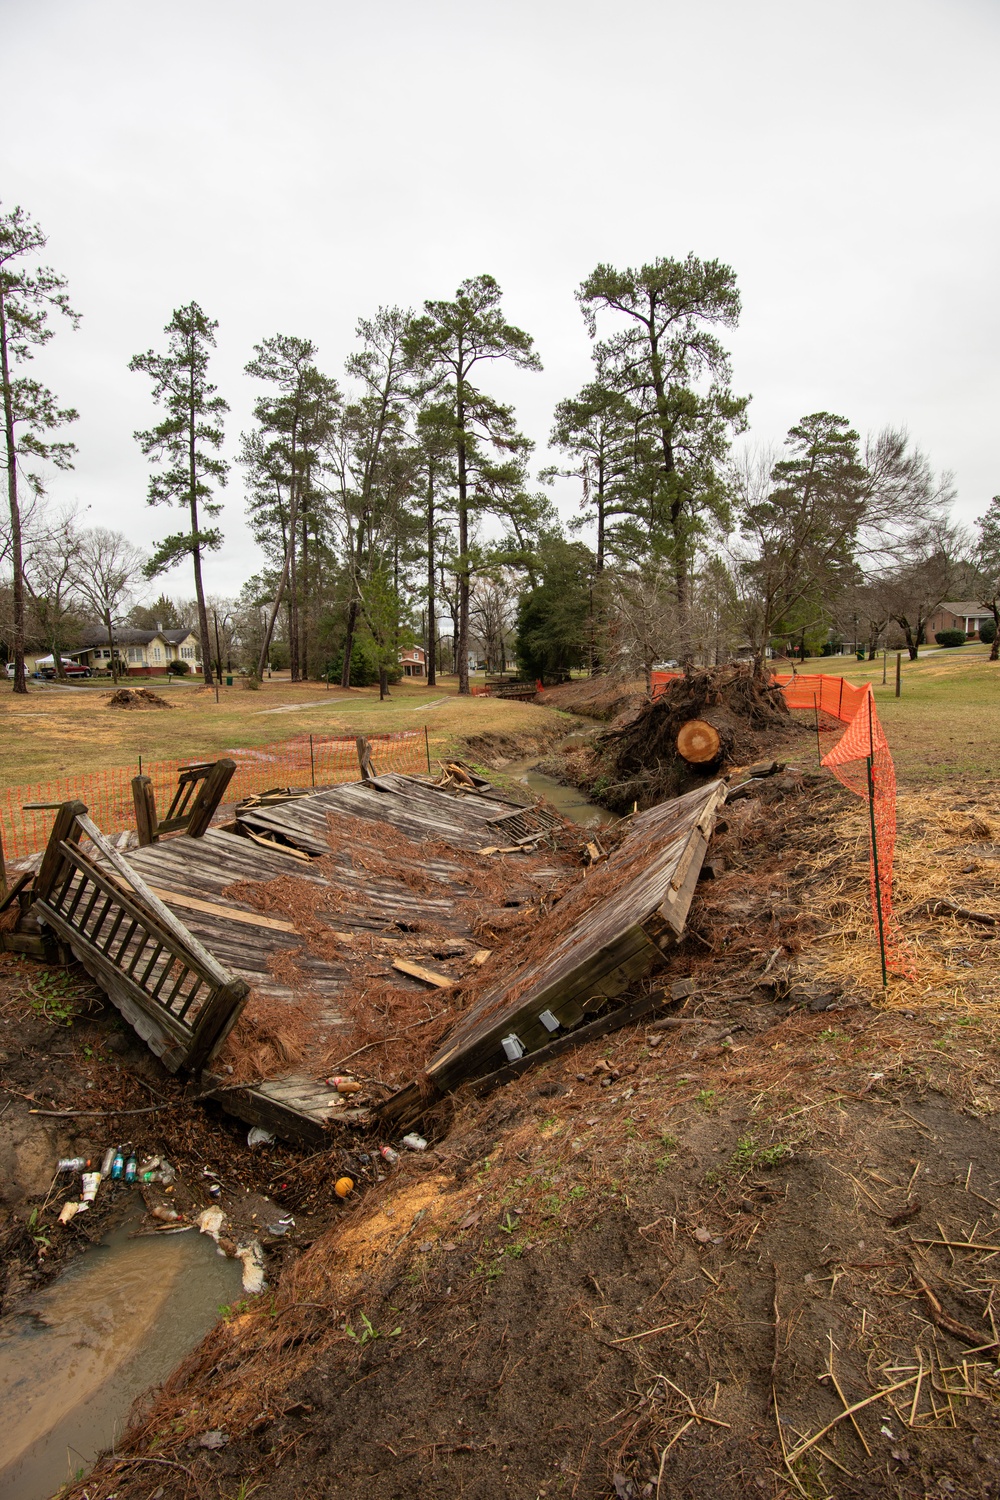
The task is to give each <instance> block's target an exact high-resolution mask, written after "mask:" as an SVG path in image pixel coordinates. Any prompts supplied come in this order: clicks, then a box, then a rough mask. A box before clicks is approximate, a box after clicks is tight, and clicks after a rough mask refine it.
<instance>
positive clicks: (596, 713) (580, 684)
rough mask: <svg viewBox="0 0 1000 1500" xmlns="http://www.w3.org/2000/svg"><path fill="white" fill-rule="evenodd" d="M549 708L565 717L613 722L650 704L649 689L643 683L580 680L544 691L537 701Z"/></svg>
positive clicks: (614, 680)
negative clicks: (583, 717) (648, 701)
mask: <svg viewBox="0 0 1000 1500" xmlns="http://www.w3.org/2000/svg"><path fill="white" fill-rule="evenodd" d="M535 702H536V703H544V704H545V706H546V708H558V709H561V710H562V711H563V713H569V714H583V715H585V716H586V717H587V718H588V719H601V720H604V721H605V722H609V723H610V722H611V720H613V719H617V718H619V717H621V716H622V715H626V714H627V715H631V714H634V713H637V712H638V710H639V709H640V708H641V707H642V705H643V704H644V703H645V702H647V698H646V686H645V683H643V682H641V681H628V682H623V681H622V680H621V679H620V678H617V677H579V678H575V679H574V680H573V681H572V682H562V683H560V684H559V686H558V687H551V688H545V689H544V691H543V692H541V693H539V694H538V696H537V697H536V699H535Z"/></svg>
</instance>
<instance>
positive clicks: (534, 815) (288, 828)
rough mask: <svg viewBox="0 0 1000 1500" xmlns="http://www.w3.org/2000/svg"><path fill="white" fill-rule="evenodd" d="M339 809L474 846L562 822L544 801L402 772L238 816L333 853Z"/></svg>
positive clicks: (425, 837)
mask: <svg viewBox="0 0 1000 1500" xmlns="http://www.w3.org/2000/svg"><path fill="white" fill-rule="evenodd" d="M335 813H346V814H347V815H348V816H350V817H352V818H365V819H368V820H370V821H372V822H376V823H390V824H392V826H393V827H394V828H398V829H399V830H400V832H401V833H405V834H406V835H407V837H408V838H411V839H415V840H417V841H418V842H420V841H426V842H429V843H433V842H439V843H445V844H450V845H451V846H452V848H454V849H466V850H469V851H476V850H478V849H482V848H484V847H487V846H489V845H491V844H492V845H497V844H503V843H505V842H510V841H516V840H517V839H521V838H525V837H528V836H530V835H531V834H534V833H541V832H544V831H545V830H546V829H548V828H559V827H561V826H562V820H561V819H560V818H559V817H557V816H556V814H554V813H553V812H551V811H550V810H549V809H548V808H546V807H544V806H540V807H525V806H522V805H521V804H520V803H516V802H511V801H507V800H504V799H501V798H499V797H498V796H497V795H496V794H492V795H491V794H489V793H480V792H475V791H471V790H470V791H468V792H464V793H459V794H455V793H452V792H446V791H443V790H441V788H439V787H436V786H435V785H434V784H433V783H432V782H429V781H426V780H424V779H423V778H421V777H417V776H404V775H401V774H393V775H390V776H376V777H373V778H371V780H369V781H349V782H345V783H344V784H342V785H341V786H335V787H330V788H329V790H328V791H325V792H317V793H316V794H315V795H314V796H312V797H301V798H296V799H295V800H293V801H288V802H281V803H277V804H275V805H274V806H271V807H260V808H258V807H251V808H247V809H245V810H242V811H238V812H237V818H238V820H239V822H240V823H242V824H243V825H244V827H246V828H250V829H253V830H255V831H257V832H259V833H265V834H278V835H279V836H280V837H282V838H285V839H287V840H288V841H289V843H294V844H295V846H296V847H297V848H299V849H305V850H307V851H308V852H309V853H311V854H327V853H328V852H329V848H330V845H329V839H328V836H327V835H328V827H329V819H330V814H335Z"/></svg>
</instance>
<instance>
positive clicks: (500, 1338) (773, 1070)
mask: <svg viewBox="0 0 1000 1500" xmlns="http://www.w3.org/2000/svg"><path fill="white" fill-rule="evenodd" d="M756 792H757V795H756V796H755V797H754V798H752V799H750V798H748V799H746V800H745V801H742V802H738V803H734V804H732V805H731V806H730V807H728V808H727V809H726V810H725V813H724V817H723V819H722V823H721V824H720V830H719V836H718V837H717V839H716V840H715V841H714V842H713V847H712V851H711V852H712V857H713V860H714V868H713V872H712V873H713V875H714V876H715V878H714V879H711V880H706V881H705V882H703V884H702V885H701V886H700V887H699V891H698V894H697V895H696V897H695V902H694V905H693V907H692V913H691V923H690V934H691V935H690V937H689V939H688V942H687V944H686V946H685V947H684V948H682V949H679V950H678V951H677V953H676V954H675V956H674V957H673V959H672V960H671V961H670V963H669V964H668V966H667V970H666V977H667V978H668V979H676V978H687V979H688V980H690V987H691V993H690V994H689V996H688V997H687V998H686V999H685V1000H684V1001H683V1002H681V1003H680V1004H679V1005H678V1006H675V1007H674V1008H673V1009H671V1010H669V1011H668V1012H667V1013H666V1015H665V1016H664V1024H656V1025H648V1026H638V1027H633V1028H631V1029H629V1030H627V1031H622V1032H619V1033H616V1034H614V1035H612V1036H610V1037H608V1038H606V1039H605V1040H604V1041H601V1042H593V1043H590V1044H589V1045H587V1046H586V1047H582V1048H580V1049H579V1050H578V1051H577V1052H576V1053H575V1054H572V1055H570V1056H568V1057H564V1058H561V1059H559V1060H558V1062H555V1063H553V1064H550V1065H549V1066H548V1067H546V1068H544V1069H538V1070H536V1071H534V1072H529V1073H526V1074H525V1075H524V1076H523V1077H522V1078H521V1079H519V1080H517V1081H516V1082H515V1083H513V1084H511V1085H509V1086H508V1087H507V1088H505V1089H503V1090H500V1091H498V1092H496V1093H495V1094H493V1095H491V1096H489V1097H488V1098H485V1099H477V1098H475V1097H474V1096H473V1094H472V1093H471V1091H468V1090H467V1091H464V1092H463V1093H461V1094H459V1095H457V1096H455V1097H454V1098H453V1099H452V1100H451V1101H450V1102H449V1103H448V1104H447V1105H446V1106H445V1107H444V1108H443V1109H442V1110H441V1111H440V1113H439V1114H438V1115H437V1116H436V1118H433V1119H430V1120H428V1122H427V1128H428V1130H433V1131H434V1142H433V1147H432V1149H431V1150H430V1151H429V1152H427V1153H426V1155H424V1156H407V1157H405V1158H404V1160H403V1161H402V1162H401V1164H400V1166H399V1168H398V1169H397V1170H396V1171H395V1172H394V1173H393V1174H392V1175H391V1176H390V1177H389V1178H388V1179H387V1180H386V1181H385V1182H383V1183H381V1184H377V1185H376V1186H374V1187H373V1188H371V1189H370V1190H369V1191H367V1192H365V1193H359V1194H358V1195H357V1196H356V1197H355V1198H354V1199H353V1200H351V1201H350V1202H349V1204H348V1205H347V1207H346V1208H345V1210H344V1213H343V1218H342V1220H341V1222H339V1223H338V1224H337V1225H335V1226H334V1227H333V1228H331V1229H330V1230H328V1231H326V1232H324V1233H322V1234H320V1235H319V1236H318V1237H317V1238H316V1240H315V1243H314V1244H313V1245H312V1246H311V1247H310V1248H308V1249H306V1250H304V1251H303V1253H301V1254H300V1255H299V1256H297V1257H296V1258H295V1259H294V1261H292V1260H290V1261H289V1264H288V1267H287V1269H286V1272H285V1274H284V1275H283V1277H282V1279H281V1281H280V1283H279V1285H278V1286H277V1289H276V1291H275V1292H274V1293H273V1294H272V1295H271V1296H270V1297H267V1298H264V1299H260V1300H259V1301H258V1302H256V1303H251V1304H249V1305H247V1306H246V1307H245V1308H244V1309H243V1310H241V1311H240V1312H239V1313H238V1314H236V1315H234V1316H233V1317H231V1318H230V1319H228V1320H227V1321H225V1322H224V1323H222V1324H220V1325H219V1326H218V1327H217V1328H216V1329H215V1330H214V1332H213V1333H212V1334H211V1335H209V1337H208V1339H207V1340H206V1341H205V1343H204V1344H203V1345H202V1346H201V1348H200V1349H198V1350H197V1351H195V1353H194V1354H193V1355H192V1356H191V1357H190V1359H189V1360H188V1361H186V1362H185V1364H184V1365H183V1366H182V1367H181V1369H180V1370H179V1371H178V1372H177V1373H176V1374H175V1375H174V1377H172V1379H171V1380H170V1381H168V1382H167V1384H166V1386H165V1387H164V1389H163V1391H162V1393H161V1394H160V1396H159V1398H158V1399H157V1400H156V1401H155V1402H154V1403H153V1404H152V1405H151V1406H149V1407H148V1408H147V1409H146V1410H145V1411H144V1412H143V1413H140V1414H139V1416H138V1419H137V1422H136V1425H135V1427H134V1428H133V1430H132V1432H131V1433H130V1434H129V1435H128V1436H127V1437H126V1439H125V1440H124V1441H123V1443H121V1444H120V1445H119V1447H118V1456H117V1458H115V1459H108V1460H106V1461H105V1462H104V1463H102V1464H101V1465H99V1466H98V1468H97V1469H96V1470H95V1471H94V1473H93V1474H92V1475H91V1476H90V1478H89V1479H88V1481H87V1482H86V1485H85V1486H84V1487H82V1488H78V1489H77V1490H75V1491H73V1495H74V1497H75V1500H82V1497H83V1495H84V1494H86V1496H87V1497H88V1500H110V1497H111V1496H112V1495H115V1496H117V1497H119V1500H140V1497H142V1500H146V1497H148V1496H149V1495H150V1494H151V1493H152V1492H153V1491H156V1493H157V1494H158V1495H159V1496H160V1497H161V1500H175V1497H177V1500H179V1497H181V1496H184V1497H190V1496H195V1495H206V1496H212V1497H230V1496H233V1495H236V1494H244V1495H245V1494H249V1493H255V1494H257V1495H259V1496H260V1497H261V1500H293V1497H299V1496H302V1495H310V1496H316V1497H327V1496H330V1497H333V1496H337V1497H359V1500H360V1497H362V1496H364V1497H373V1500H390V1497H393V1500H395V1497H399V1500H402V1497H409V1496H413V1495H417V1494H419V1495H428V1496H441V1497H446V1496H447V1497H451V1496H454V1495H465V1496H469V1497H482V1500H494V1497H500V1496H513V1497H517V1500H521V1497H536V1496H545V1497H553V1496H568V1497H580V1500H611V1497H618V1500H621V1497H625V1500H640V1497H641V1500H665V1497H668V1496H669V1497H682V1496H692V1497H694V1496H700V1497H708V1500H732V1497H733V1496H734V1495H741V1496H742V1495H764V1496H772V1497H786V1496H793V1495H797V1496H808V1497H817V1500H818V1497H821V1496H857V1497H866V1500H867V1497H872V1500H874V1497H881V1496H887V1495H888V1496H894V1497H900V1500H903V1497H906V1500H909V1497H916V1496H929V1495H933V1496H942V1497H943V1496H968V1497H973V1496H975V1497H986V1496H996V1495H997V1493H998V1479H997V1474H998V1472H1000V1471H998V1468H997V1461H998V1458H1000V1426H998V1416H1000V1344H998V1341H997V1331H996V1329H995V1326H994V1315H995V1306H994V1299H995V1291H996V1285H997V1282H996V1271H995V1267H996V1264H997V1256H998V1255H1000V1153H998V1147H1000V1138H998V1137H1000V1130H998V1125H997V1114H998V1111H1000V1053H998V1046H997V1043H998V1025H997V1015H996V998H997V993H998V988H1000V953H998V949H1000V943H998V942H997V941H996V940H995V938H994V936H993V932H992V930H991V929H990V927H989V925H988V924H987V925H986V926H982V925H980V926H978V927H977V926H976V925H975V924H965V925H962V924H961V923H957V922H956V921H955V919H954V918H953V917H950V916H949V917H946V918H941V917H938V916H930V915H928V914H927V913H926V910H923V909H922V907H921V903H920V902H919V901H918V900H917V899H916V898H917V897H919V896H920V895H922V894H923V891H924V890H925V889H927V888H928V887H927V886H926V884H925V885H921V884H920V882H921V881H924V880H926V881H932V880H938V879H944V880H946V881H947V882H948V885H949V889H952V890H953V891H954V892H955V894H956V895H957V896H958V897H959V898H960V899H962V900H964V902H965V904H966V905H968V906H970V907H971V906H973V904H978V906H979V908H980V909H982V906H983V905H984V904H988V903H989V902H990V901H991V900H992V902H993V905H995V880H994V881H993V883H992V885H991V880H993V877H992V874H991V871H990V868H989V867H988V866H987V864H986V863H985V856H984V858H982V859H979V860H976V859H970V855H969V853H968V847H967V846H968V839H969V838H970V837H972V836H973V834H975V836H976V837H980V834H976V833H975V828H976V827H978V828H980V829H981V828H986V829H987V830H988V829H989V828H990V827H991V821H990V815H991V814H995V813H996V812H997V811H998V809H997V808H996V807H995V806H994V805H993V804H994V803H996V801H997V798H996V793H995V789H990V788H983V789H981V790H980V791H979V793H975V792H974V791H973V792H972V793H969V792H966V793H965V794H964V795H963V800H962V803H961V807H960V808H959V807H956V808H951V807H950V804H949V799H948V794H947V793H943V794H941V795H940V797H939V798H938V800H937V801H934V800H933V799H931V798H930V797H928V798H926V799H924V801H923V802H921V804H920V806H919V808H918V809H917V810H916V812H915V814H914V821H913V826H912V828H908V829H907V830H906V833H907V837H908V838H909V839H910V840H911V843H912V850H910V851H909V852H907V853H906V857H905V859H904V858H902V856H900V857H899V862H898V866H897V868H898V869H900V870H901V871H902V881H903V882H905V883H908V884H909V887H910V889H909V891H908V893H907V894H908V896H909V897H910V900H911V904H910V906H909V908H907V909H906V910H904V913H903V921H904V927H905V930H906V933H907V937H908V940H909V943H910V948H911V953H912V956H913V959H914V963H915V964H917V966H918V967H919V970H920V973H919V976H918V978H917V979H915V980H903V979H894V980H893V981H892V983H891V984H890V988H889V991H888V993H887V995H885V996H884V995H883V993H882V991H881V987H880V985H879V983H878V963H877V955H876V952H875V949H874V944H873V939H872V934H871V926H870V917H867V914H866V903H867V863H868V861H867V849H866V841H865V823H864V809H863V806H862V805H861V804H860V802H858V801H857V800H856V799H853V798H852V797H851V796H850V794H849V793H848V792H846V791H845V790H844V789H843V788H841V787H840V786H838V785H836V784H834V783H832V782H831V781H830V780H829V779H828V778H825V777H823V778H821V777H819V776H816V775H810V774H808V773H804V774H803V773H801V772H800V773H794V772H789V773H787V774H786V775H784V776H781V777H774V778H772V779H771V781H770V782H762V783H760V786H759V788H758V789H756ZM974 825H975V827H974ZM930 828H938V829H939V832H938V833H937V834H935V838H937V841H938V842H937V843H936V844H933V845H931V844H927V845H926V848H927V850H928V851H929V853H928V857H927V859H926V860H924V854H923V850H924V849H925V844H924V843H921V840H923V839H925V835H926V831H927V830H928V829H930ZM963 829H964V830H965V831H964V832H963V831H962V830H963ZM969 830H972V833H970V832H969ZM956 840H957V842H956ZM963 840H965V843H963V842H962V841H963ZM949 841H950V842H949ZM982 847H983V848H984V849H985V848H986V847H987V846H986V845H983V846H982ZM989 847H992V845H991V846H989ZM914 850H915V851H916V852H913V851H914ZM931 856H933V857H931ZM921 860H924V863H923V864H922V863H920V861H921ZM925 865H926V869H927V871H928V872H929V873H927V874H926V876H925V875H924V874H923V873H922V872H923V871H924V868H925ZM921 912H922V914H921ZM662 978H663V976H662V975H661V976H657V982H658V983H660V982H662ZM328 1175H329V1174H328ZM209 1433H221V1434H223V1435H224V1438H225V1445H224V1446H222V1447H218V1448H216V1449H214V1450H210V1449H208V1448H206V1447H205V1446H204V1444H203V1439H204V1438H205V1435H206V1434H209ZM213 1441H214V1440H213Z"/></svg>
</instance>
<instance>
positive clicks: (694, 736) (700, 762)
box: [677, 719, 722, 766]
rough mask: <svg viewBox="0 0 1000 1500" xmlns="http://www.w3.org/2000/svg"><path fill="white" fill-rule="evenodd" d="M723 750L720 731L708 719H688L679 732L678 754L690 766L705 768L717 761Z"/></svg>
mask: <svg viewBox="0 0 1000 1500" xmlns="http://www.w3.org/2000/svg"><path fill="white" fill-rule="evenodd" d="M721 749H722V739H721V737H720V735H719V731H718V730H717V729H716V728H714V727H713V725H711V724H709V722H708V720H707V719H688V721H687V723H686V724H682V725H681V727H680V729H679V730H678V731H677V753H678V755H680V756H683V758H684V759H685V760H686V761H687V763H688V765H690V766H705V765H708V764H709V763H710V762H711V761H713V760H717V759H718V756H719V753H720V751H721Z"/></svg>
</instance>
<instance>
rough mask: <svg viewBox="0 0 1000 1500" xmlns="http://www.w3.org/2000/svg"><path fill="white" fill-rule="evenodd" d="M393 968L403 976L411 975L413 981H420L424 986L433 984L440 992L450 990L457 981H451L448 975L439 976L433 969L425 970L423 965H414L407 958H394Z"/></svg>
mask: <svg viewBox="0 0 1000 1500" xmlns="http://www.w3.org/2000/svg"><path fill="white" fill-rule="evenodd" d="M392 967H393V968H394V969H398V970H399V972H400V973H401V974H409V976H410V978H411V979H420V980H422V981H423V983H424V984H432V985H434V986H435V988H436V989H439V990H450V989H452V988H454V985H455V980H454V979H449V977H448V975H447V974H438V973H436V972H435V971H434V970H433V969H425V968H423V966H422V965H421V964H412V963H410V962H409V960H408V959H405V958H394V959H393V961H392Z"/></svg>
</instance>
